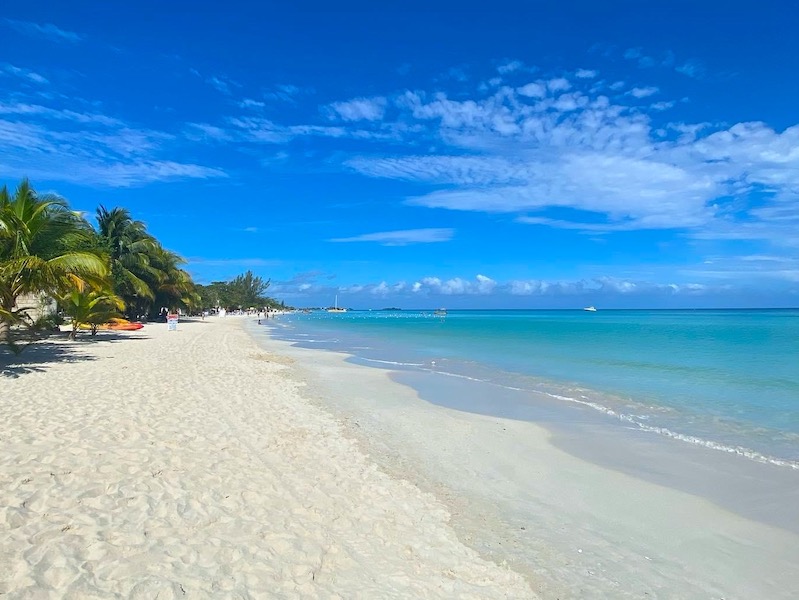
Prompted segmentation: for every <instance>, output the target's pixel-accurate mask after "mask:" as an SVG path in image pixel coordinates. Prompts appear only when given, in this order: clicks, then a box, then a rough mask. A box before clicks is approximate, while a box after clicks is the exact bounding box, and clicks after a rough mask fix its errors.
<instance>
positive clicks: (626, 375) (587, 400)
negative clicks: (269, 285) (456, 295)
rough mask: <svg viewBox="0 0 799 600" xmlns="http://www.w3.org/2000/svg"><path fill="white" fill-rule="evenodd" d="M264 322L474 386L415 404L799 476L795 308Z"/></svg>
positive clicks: (302, 316) (390, 314)
mask: <svg viewBox="0 0 799 600" xmlns="http://www.w3.org/2000/svg"><path fill="white" fill-rule="evenodd" d="M268 325H269V326H270V329H271V332H270V333H271V335H273V336H274V337H276V338H278V339H283V340H286V341H290V342H292V343H295V344H298V345H300V346H304V347H309V348H316V349H328V350H334V351H338V352H346V353H348V354H350V355H351V356H352V358H351V360H353V361H356V362H359V363H362V364H366V365H372V366H379V367H383V368H390V369H393V370H396V371H399V372H403V373H406V374H415V375H417V376H418V377H417V378H416V379H417V380H420V379H419V378H420V377H427V378H428V379H429V378H437V379H439V380H441V381H445V380H446V378H454V379H457V380H458V382H459V383H460V384H462V383H463V382H473V383H474V384H475V388H474V389H475V393H476V394H479V395H480V396H481V397H480V402H479V403H477V404H476V403H475V399H474V398H469V397H468V396H469V395H468V394H466V395H465V396H464V395H462V394H461V395H460V396H459V395H453V394H447V392H446V390H447V387H446V385H444V386H441V385H438V386H434V387H431V388H429V389H435V390H438V392H436V393H438V394H439V396H440V397H432V398H431V397H427V398H426V399H428V400H430V401H433V402H440V403H441V404H445V405H447V406H451V407H453V408H460V409H463V410H474V409H475V406H477V405H478V404H479V411H480V412H485V413H488V414H495V415H497V416H508V415H510V416H514V417H515V418H528V417H525V415H530V414H535V411H534V410H532V411H531V410H527V411H524V410H521V408H522V407H521V405H522V404H524V405H525V406H526V408H528V409H532V408H535V405H536V403H539V404H540V403H541V402H542V400H545V401H546V402H547V403H549V404H554V405H556V406H557V405H561V406H562V407H563V408H564V410H566V411H568V410H569V409H574V408H579V409H580V410H582V411H586V410H588V411H592V412H593V413H595V414H596V415H597V416H598V418H601V419H603V420H606V421H607V422H608V423H611V422H615V423H618V424H620V425H622V426H624V427H626V428H628V429H629V428H635V429H638V430H641V431H644V432H648V433H651V434H652V435H657V436H665V437H669V438H672V439H674V440H678V441H679V442H681V443H687V444H694V445H701V446H705V447H708V448H711V449H714V450H718V451H720V452H727V453H731V454H736V455H739V456H741V458H742V459H746V460H753V461H757V462H762V463H769V464H772V465H776V466H779V467H783V468H788V469H799V310H600V311H597V312H587V311H582V310H490V311H489V310H486V311H482V310H450V311H448V312H447V314H446V316H440V315H437V314H435V312H434V311H432V310H422V311H413V310H402V311H394V310H392V311H388V310H386V311H349V312H346V313H337V314H330V313H327V312H312V313H294V314H288V315H283V316H281V317H280V318H278V319H273V320H270V321H269V323H268ZM411 379H413V378H411ZM486 386H489V387H488V388H487V387H486ZM459 389H462V385H461V387H460V388H459ZM486 389H490V390H493V391H491V392H490V393H486ZM478 390H479V391H478ZM511 392H512V393H511ZM444 396H446V397H444ZM565 414H566V416H565V417H563V416H561V418H568V412H566V413H565ZM529 418H531V419H534V418H535V417H529Z"/></svg>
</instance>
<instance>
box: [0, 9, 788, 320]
mask: <svg viewBox="0 0 799 600" xmlns="http://www.w3.org/2000/svg"><path fill="white" fill-rule="evenodd" d="M289 5H291V6H289ZM797 23H799V4H795V3H793V2H788V1H787V0H786V1H775V0H760V1H757V2H754V1H746V2H735V1H732V2H720V1H719V2H715V1H710V0H708V1H705V2H695V1H691V2H687V1H683V0H669V1H659V0H652V1H649V2H639V1H622V0H607V1H606V2H595V1H591V2H587V1H580V0H575V1H572V2H554V1H552V2H544V1H540V2H536V1H533V0H530V1H527V2H521V1H514V2H510V1H506V0H494V1H492V2H473V1H459V2H457V3H456V2H440V1H436V0H428V1H427V2H418V1H416V0H410V1H404V2H391V1H385V2H337V3H333V2H324V3H322V2H313V1H307V2H296V3H287V2H270V1H263V2H256V1H241V2H230V3H219V2H211V1H198V0H195V1H192V2H185V1H171V2H154V1H150V0H145V1H140V2H135V3H133V2H131V3H118V2H100V1H95V2H88V1H84V2H62V1H58V0H54V1H44V0H42V1H35V2H32V1H30V0H25V1H24V2H22V1H17V0H5V1H4V2H3V4H2V7H0V184H6V185H8V186H9V187H10V188H13V187H15V186H16V185H17V184H18V182H19V180H20V179H21V178H23V177H29V178H30V180H31V182H32V184H33V186H34V187H35V188H36V189H37V190H38V191H39V192H52V193H57V194H59V195H61V196H63V197H64V198H66V199H67V200H68V201H69V203H70V205H71V206H72V207H74V208H75V209H77V210H81V211H85V212H86V213H87V216H89V217H90V218H93V215H94V212H95V209H96V208H97V206H98V205H104V206H106V207H108V208H110V207H113V206H123V207H126V208H128V209H129V210H130V211H131V213H132V215H133V217H134V218H136V219H138V220H141V221H143V222H145V223H146V224H147V226H148V229H149V230H150V231H151V232H152V233H153V234H154V235H155V236H156V237H157V238H158V239H159V240H160V241H161V242H162V243H163V245H164V246H165V247H167V248H169V249H170V250H173V251H175V252H177V253H179V254H180V255H181V256H183V257H184V258H185V259H186V260H187V264H186V269H187V270H188V271H189V272H190V273H191V274H192V276H193V277H194V278H195V280H196V281H198V282H200V283H209V282H211V281H217V280H225V279H230V278H232V277H234V276H236V275H238V274H240V273H243V272H244V271H247V270H252V271H253V272H254V273H255V274H256V275H259V276H261V277H263V278H264V279H269V280H270V281H271V285H270V288H269V290H268V294H269V295H271V296H273V297H275V298H277V299H278V300H282V301H284V302H285V303H286V304H288V305H291V306H299V307H304V306H329V305H332V304H333V302H334V299H335V297H336V296H337V297H338V304H339V305H340V306H346V307H350V308H383V307H389V306H392V307H401V308H430V307H447V308H580V307H582V306H585V305H595V306H597V308H600V309H603V308H716V307H717V308H724V307H728V308H734V307H741V308H744V307H795V306H799V233H797V232H799V76H797V74H799V35H796V25H797Z"/></svg>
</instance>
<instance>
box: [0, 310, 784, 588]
mask: <svg viewBox="0 0 799 600" xmlns="http://www.w3.org/2000/svg"><path fill="white" fill-rule="evenodd" d="M248 329H249V330H250V334H252V333H254V332H255V335H257V340H256V339H254V338H253V337H251V335H249V334H248V332H247V330H248ZM265 330H266V328H264V327H260V328H257V326H256V325H255V324H254V322H248V321H247V320H246V319H245V318H226V319H209V320H207V321H197V322H189V323H181V324H180V326H179V328H178V331H176V332H168V331H167V330H166V325H162V324H151V325H148V326H147V327H145V328H144V329H143V330H141V331H139V332H132V333H127V332H126V333H117V334H110V332H105V333H101V334H100V335H99V336H98V338H97V339H96V340H90V339H87V338H84V339H81V340H78V341H77V342H74V343H70V342H58V343H49V342H48V343H44V344H41V345H40V346H39V347H34V348H31V349H29V350H28V351H26V353H25V354H23V355H22V356H21V357H19V359H10V361H9V359H8V357H4V359H3V360H4V361H5V362H3V363H0V366H2V367H3V374H2V375H0V419H2V423H3V429H2V432H0V595H2V594H5V596H4V597H7V598H81V599H83V598H109V597H125V598H127V597H130V598H156V597H157V598H183V597H187V598H206V597H209V598H210V597H213V598H475V599H477V598H481V599H482V598H489V599H490V598H535V597H541V598H561V599H563V598H726V599H727V600H729V599H731V598H747V599H750V598H786V599H787V598H792V597H795V591H796V589H799V570H798V569H797V566H796V565H799V537H798V536H796V535H795V534H793V533H791V532H790V531H786V530H784V529H780V528H776V527H771V526H769V525H767V524H764V523H762V522H757V521H754V520H750V519H747V518H745V517H743V516H741V515H738V514H735V513H733V512H730V511H728V510H725V509H724V508H722V507H720V506H718V505H716V504H714V503H712V502H709V501H708V500H707V499H705V498H702V497H698V496H693V495H691V494H687V493H685V492H681V491H678V490H675V489H671V488H667V487H663V486H660V485H656V484H654V483H650V482H647V481H644V480H642V479H640V478H636V477H633V476H630V475H626V474H624V473H621V472H619V471H615V470H612V469H608V468H605V467H601V466H597V465H595V464H592V463H589V462H587V461H585V460H580V459H578V458H576V457H574V456H573V455H571V454H568V453H567V452H565V451H563V450H560V449H558V448H557V447H556V446H555V445H553V444H552V440H551V434H550V433H549V432H548V431H546V430H545V429H543V428H542V427H540V426H538V425H536V424H533V423H529V422H522V421H513V420H508V419H500V418H496V417H488V416H481V415H477V414H472V413H468V412H463V411H456V410H452V409H447V408H443V407H440V406H436V405H432V404H430V403H428V402H426V401H424V400H423V399H421V398H419V396H418V394H417V393H416V392H415V391H414V390H413V389H412V388H410V387H408V386H405V385H400V384H399V383H396V382H394V381H392V378H391V372H390V371H386V370H382V369H378V368H371V367H364V366H359V365H355V364H351V363H349V362H345V359H346V356H344V355H341V354H337V353H334V352H328V351H319V350H309V349H303V348H298V347H293V346H291V345H290V344H288V343H286V342H281V341H278V340H275V339H270V338H268V336H267V335H266V331H265Z"/></svg>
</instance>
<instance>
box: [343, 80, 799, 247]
mask: <svg viewBox="0 0 799 600" xmlns="http://www.w3.org/2000/svg"><path fill="white" fill-rule="evenodd" d="M558 81H559V80H558V79H550V80H548V81H544V80H541V81H536V82H531V83H529V84H527V85H526V86H523V87H521V88H518V89H513V88H509V87H506V86H503V87H500V88H498V89H497V90H495V91H494V92H493V93H492V94H490V95H488V96H481V97H472V98H469V97H458V98H457V99H453V98H450V97H448V96H447V95H446V94H444V93H441V92H438V93H434V94H426V93H425V92H421V91H415V92H410V91H408V92H405V93H404V94H402V95H401V96H400V97H399V98H398V99H397V102H396V106H397V108H398V109H399V110H400V113H401V114H400V117H399V118H400V119H402V121H403V122H405V123H410V124H412V125H413V126H414V127H415V129H413V130H412V131H413V133H414V136H415V137H416V138H417V139H426V140H437V141H438V145H437V146H436V147H435V150H433V151H431V152H430V153H428V154H420V153H418V151H417V152H416V153H414V154H411V155H407V154H406V155H403V154H395V155H393V156H369V155H365V154H361V155H359V156H357V157H355V158H350V159H348V160H346V161H345V164H346V165H347V166H348V167H350V168H352V169H355V170H356V171H358V172H360V173H363V174H365V175H369V176H372V177H384V178H391V179H403V180H408V181H417V182H421V183H427V184H433V185H436V186H437V187H438V189H436V190H434V191H429V192H427V193H423V194H420V195H417V196H414V197H411V198H408V200H407V202H408V203H410V204H413V205H417V206H426V207H432V208H445V209H450V210H463V211H480V212H505V213H516V215H517V217H519V221H520V222H528V223H531V224H538V225H546V226H550V227H562V228H572V229H577V230H582V231H595V232H611V231H622V230H624V231H629V230H634V229H681V230H684V231H685V232H686V234H689V235H691V236H695V237H698V236H702V239H759V240H768V239H769V236H770V235H772V234H776V235H775V236H773V238H772V242H773V243H775V244H779V245H782V246H790V245H791V244H792V242H791V240H792V239H797V236H795V234H793V235H791V234H789V232H788V226H795V225H799V223H797V219H796V218H795V217H796V215H799V150H797V148H799V125H798V126H795V127H789V128H788V129H786V130H785V131H783V132H777V131H774V130H773V129H771V128H770V127H768V126H767V125H766V124H764V123H739V124H736V125H733V126H731V127H727V128H723V127H719V126H718V125H711V124H708V123H670V124H667V125H666V126H665V127H664V126H661V127H655V126H654V125H653V122H652V120H653V119H654V118H655V117H654V115H656V114H657V113H658V112H659V111H663V110H666V109H667V108H670V107H671V106H672V104H673V103H672V102H669V101H663V102H662V103H653V104H651V105H650V106H648V107H647V106H635V105H634V104H633V105H630V104H625V103H624V97H622V98H621V99H618V100H615V101H612V100H611V99H610V98H608V97H607V96H605V95H603V93H602V91H601V88H591V89H587V90H586V89H583V88H582V87H581V86H579V85H578V86H577V88H576V89H569V90H568V91H566V90H565V88H566V87H567V86H568V85H570V84H569V82H566V81H565V80H563V83H553V82H558ZM578 83H579V82H578ZM589 85H590V84H589ZM548 89H549V91H548ZM555 90H558V91H555ZM657 91H658V90H657V88H646V87H637V88H633V90H632V91H631V92H629V94H628V95H627V98H645V97H649V96H650V95H652V94H654V93H656V92H657ZM650 115H653V116H650ZM419 127H423V130H421V131H420V130H419ZM675 133H676V134H677V135H676V136H675V135H674V134H675ZM434 143H435V142H434ZM752 194H756V198H754V199H753V201H752V203H751V205H750V204H749V198H750V197H751V195H752ZM552 208H567V209H575V210H577V211H581V213H575V214H576V215H578V216H573V217H571V218H569V219H563V218H560V219H555V218H551V215H548V214H546V213H545V211H546V210H548V209H552ZM766 222H768V223H769V225H768V226H765V225H763V224H764V223H766ZM776 223H785V224H786V227H784V228H777V225H775V224H776ZM755 224H759V225H758V226H755ZM796 243H797V244H798V245H799V242H796Z"/></svg>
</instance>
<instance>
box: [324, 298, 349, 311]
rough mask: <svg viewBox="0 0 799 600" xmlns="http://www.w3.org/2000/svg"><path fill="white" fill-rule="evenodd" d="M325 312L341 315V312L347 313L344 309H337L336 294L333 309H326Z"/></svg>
mask: <svg viewBox="0 0 799 600" xmlns="http://www.w3.org/2000/svg"><path fill="white" fill-rule="evenodd" d="M327 312H332V313H343V312H347V309H346V308H339V307H338V294H336V302H335V304H334V306H333V308H328V309H327Z"/></svg>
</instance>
